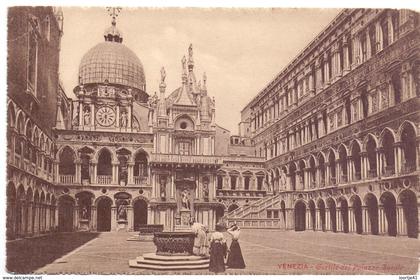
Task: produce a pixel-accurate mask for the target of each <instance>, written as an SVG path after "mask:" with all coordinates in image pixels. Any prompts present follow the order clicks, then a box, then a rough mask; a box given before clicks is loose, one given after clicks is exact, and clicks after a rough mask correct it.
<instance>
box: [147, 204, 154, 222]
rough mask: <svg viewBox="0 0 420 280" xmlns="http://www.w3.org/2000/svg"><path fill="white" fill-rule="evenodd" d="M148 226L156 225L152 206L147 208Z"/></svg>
mask: <svg viewBox="0 0 420 280" xmlns="http://www.w3.org/2000/svg"><path fill="white" fill-rule="evenodd" d="M147 224H148V225H150V224H154V221H153V217H152V209H151V208H150V206H147Z"/></svg>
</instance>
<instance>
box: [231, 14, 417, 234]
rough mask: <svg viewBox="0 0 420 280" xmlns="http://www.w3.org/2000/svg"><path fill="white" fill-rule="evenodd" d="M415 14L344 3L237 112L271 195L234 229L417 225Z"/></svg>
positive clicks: (393, 230) (238, 218)
mask: <svg viewBox="0 0 420 280" xmlns="http://www.w3.org/2000/svg"><path fill="white" fill-rule="evenodd" d="M419 40H420V36H419V14H418V13H416V12H413V11H409V10H388V9H345V10H343V11H342V12H341V13H340V14H339V15H338V16H337V17H336V18H335V19H334V20H333V21H332V22H331V23H330V24H329V25H328V26H327V27H326V28H325V29H324V30H323V31H322V32H321V33H320V34H319V35H318V36H317V37H316V38H314V39H313V40H312V42H311V43H310V44H309V45H308V46H307V47H306V48H305V49H304V50H303V51H302V52H301V53H299V54H298V55H297V56H296V57H295V58H294V59H293V60H292V62H291V63H290V64H289V65H287V66H286V67H285V68H284V69H283V70H282V71H281V72H280V73H279V74H278V75H277V76H276V77H275V78H274V79H273V80H272V81H271V82H270V83H269V84H268V85H267V86H266V87H265V88H264V89H263V90H262V91H261V92H260V93H258V95H257V96H255V98H253V99H252V101H251V102H249V103H248V104H247V106H246V107H245V108H244V109H243V110H242V121H241V123H240V132H241V136H243V137H249V138H250V139H251V141H253V143H255V153H256V154H257V155H259V156H262V157H265V159H266V161H265V163H264V167H265V170H266V172H267V174H266V179H267V182H268V184H269V185H270V187H269V188H272V189H274V193H275V194H274V195H272V196H267V197H266V198H264V199H262V200H260V201H259V202H257V203H255V204H253V205H250V206H247V207H241V208H240V209H237V210H235V211H233V212H232V213H229V214H228V218H229V220H230V222H237V223H238V224H239V225H241V226H242V227H269V228H270V227H280V228H283V229H291V230H292V229H294V230H297V231H302V230H314V231H333V232H345V233H363V234H383V235H390V236H396V235H403V236H409V237H417V236H418V230H419V223H418V219H419V215H420V212H419V209H420V208H419V207H418V204H419V201H420V193H419V116H420V114H419V108H420V106H419V105H420V103H419V96H420V76H419V74H420V60H419V59H420V56H419V55H420V53H419V50H420V49H419V46H420V44H419Z"/></svg>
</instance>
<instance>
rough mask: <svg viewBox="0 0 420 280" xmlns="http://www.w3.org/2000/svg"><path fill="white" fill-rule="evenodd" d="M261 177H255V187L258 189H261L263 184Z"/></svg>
mask: <svg viewBox="0 0 420 280" xmlns="http://www.w3.org/2000/svg"><path fill="white" fill-rule="evenodd" d="M263 179H264V178H263V177H257V189H258V190H259V191H260V190H262V185H263Z"/></svg>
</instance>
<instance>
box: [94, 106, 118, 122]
mask: <svg viewBox="0 0 420 280" xmlns="http://www.w3.org/2000/svg"><path fill="white" fill-rule="evenodd" d="M96 121H97V122H98V124H100V125H101V126H111V125H113V124H114V122H115V112H114V109H112V108H111V107H108V106H104V107H101V108H99V109H98V111H97V112H96Z"/></svg>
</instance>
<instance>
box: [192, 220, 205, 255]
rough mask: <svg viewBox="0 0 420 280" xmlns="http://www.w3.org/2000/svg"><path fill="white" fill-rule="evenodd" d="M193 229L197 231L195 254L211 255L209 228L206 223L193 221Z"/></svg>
mask: <svg viewBox="0 0 420 280" xmlns="http://www.w3.org/2000/svg"><path fill="white" fill-rule="evenodd" d="M191 223H192V225H191V230H192V231H193V232H194V233H195V238H194V247H193V254H194V255H197V256H204V257H208V256H209V244H208V239H207V232H208V230H207V228H206V226H205V225H203V224H200V223H195V222H194V221H191Z"/></svg>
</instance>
